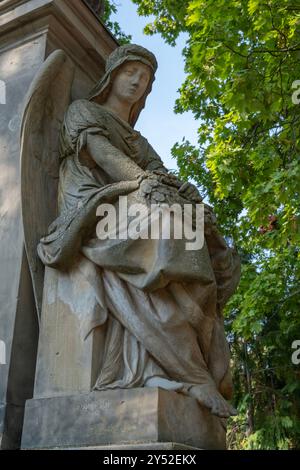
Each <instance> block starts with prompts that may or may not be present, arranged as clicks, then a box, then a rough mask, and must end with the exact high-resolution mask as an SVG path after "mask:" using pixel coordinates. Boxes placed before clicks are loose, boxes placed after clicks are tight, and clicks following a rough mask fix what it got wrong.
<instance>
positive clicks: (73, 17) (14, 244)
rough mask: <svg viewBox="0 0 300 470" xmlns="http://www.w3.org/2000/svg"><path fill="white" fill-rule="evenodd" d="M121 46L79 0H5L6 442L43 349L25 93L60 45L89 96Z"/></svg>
mask: <svg viewBox="0 0 300 470" xmlns="http://www.w3.org/2000/svg"><path fill="white" fill-rule="evenodd" d="M115 46H116V43H115V40H114V39H113V38H112V36H111V35H110V33H109V32H108V31H107V30H106V29H105V27H104V26H103V25H102V24H101V23H100V22H99V20H97V18H96V17H95V15H94V14H93V13H92V12H91V11H90V10H89V9H88V8H87V6H86V5H85V4H84V3H83V2H81V1H76V2H69V1H62V0H27V1H24V0H22V1H20V0H3V1H1V2H0V81H1V82H0V85H1V90H0V340H3V341H5V345H6V364H0V446H1V447H5V448H17V447H18V446H19V443H20V435H21V429H22V422H23V414H24V402H25V400H26V399H27V398H30V397H32V395H33V381H34V369H35V360H36V348H37V316H36V312H35V302H34V298H33V290H32V283H31V280H30V276H29V270H28V263H27V259H26V256H25V252H24V234H23V228H22V218H21V196H20V122H21V115H22V109H23V102H24V98H25V95H26V93H27V90H28V88H29V85H30V83H31V82H32V79H33V77H34V76H35V75H36V72H37V70H38V69H39V67H40V66H41V64H42V63H43V62H44V60H45V58H46V57H47V56H48V55H49V54H50V53H51V52H52V51H53V50H55V49H58V48H60V49H63V50H64V51H65V52H66V53H67V54H68V57H70V59H71V60H72V61H73V62H74V65H75V77H74V81H73V86H72V99H77V98H81V97H83V96H85V95H86V93H87V92H88V90H89V89H90V88H91V86H92V85H93V84H94V83H95V81H96V80H97V79H98V78H99V74H100V75H101V73H102V70H103V66H104V61H105V58H106V57H107V55H108V54H109V53H110V52H111V51H112V50H113V49H114V47H115ZM3 83H4V86H3ZM2 435H3V439H2Z"/></svg>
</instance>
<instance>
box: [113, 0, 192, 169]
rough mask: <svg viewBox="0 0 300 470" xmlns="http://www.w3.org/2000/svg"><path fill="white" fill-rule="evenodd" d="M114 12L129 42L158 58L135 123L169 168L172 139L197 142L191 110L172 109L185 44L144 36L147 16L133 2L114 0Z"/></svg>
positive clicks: (182, 40)
mask: <svg viewBox="0 0 300 470" xmlns="http://www.w3.org/2000/svg"><path fill="white" fill-rule="evenodd" d="M118 5H119V6H118V13H117V14H116V15H114V16H113V17H112V20H114V21H115V20H116V21H118V23H119V24H120V26H121V28H122V29H123V31H124V32H125V33H127V34H131V36H132V42H134V43H136V44H140V45H141V46H144V47H146V48H147V49H149V50H151V51H152V52H153V53H154V54H155V56H156V58H157V60H158V71H157V74H156V80H155V82H154V86H153V90H152V93H151V94H150V96H149V97H148V100H147V105H146V108H145V109H144V110H143V112H142V114H141V115H140V118H139V120H138V122H137V124H136V129H137V130H139V131H140V132H141V133H142V134H143V135H144V136H145V137H146V138H147V139H148V140H149V142H150V143H151V145H152V146H153V147H154V148H155V150H156V151H157V153H158V154H159V155H160V157H161V158H162V160H163V162H164V164H165V166H166V167H167V168H169V169H174V168H176V162H175V160H174V159H173V158H172V157H171V151H170V150H171V148H172V146H173V145H174V143H175V142H181V140H182V138H183V137H186V139H188V140H189V141H190V142H191V143H196V141H197V123H196V121H195V119H194V118H193V115H192V113H184V114H175V113H174V112H173V108H174V104H175V100H176V98H177V97H178V89H179V87H180V86H181V84H182V82H183V81H184V77H185V74H184V59H183V57H182V55H181V51H182V49H183V47H184V44H185V38H184V36H182V37H181V38H180V39H179V41H178V43H177V46H176V47H171V46H169V45H167V44H165V43H164V41H163V39H162V38H161V36H160V35H154V36H146V35H145V34H144V33H143V28H144V26H145V25H146V24H147V23H149V22H150V20H151V18H145V17H139V16H138V14H137V12H136V5H134V4H133V3H132V2H131V0H118Z"/></svg>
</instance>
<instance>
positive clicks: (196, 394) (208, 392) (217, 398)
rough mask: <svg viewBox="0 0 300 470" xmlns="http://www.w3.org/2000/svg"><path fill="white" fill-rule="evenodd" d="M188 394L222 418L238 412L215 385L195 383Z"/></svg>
mask: <svg viewBox="0 0 300 470" xmlns="http://www.w3.org/2000/svg"><path fill="white" fill-rule="evenodd" d="M188 394H189V395H190V396H191V397H193V398H196V400H198V402H199V403H200V405H203V406H205V407H206V408H208V409H209V410H210V411H211V413H212V414H214V415H216V416H219V417H220V418H229V416H234V415H236V414H237V411H236V410H235V409H234V408H233V406H231V405H230V403H227V401H226V400H225V399H224V398H223V397H222V395H221V394H220V393H219V392H218V391H217V389H216V388H215V387H214V386H213V385H210V384H203V385H194V386H193V387H191V388H190V389H189V391H188Z"/></svg>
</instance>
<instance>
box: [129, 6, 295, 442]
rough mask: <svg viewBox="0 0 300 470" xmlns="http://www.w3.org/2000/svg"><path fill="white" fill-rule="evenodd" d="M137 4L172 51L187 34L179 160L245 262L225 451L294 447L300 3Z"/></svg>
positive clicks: (235, 316)
mask: <svg viewBox="0 0 300 470" xmlns="http://www.w3.org/2000/svg"><path fill="white" fill-rule="evenodd" d="M133 1H134V3H136V4H137V5H138V12H139V14H140V15H144V16H148V15H154V21H153V22H152V23H150V24H149V25H148V26H147V27H146V30H145V32H146V33H147V34H155V33H159V34H161V35H162V37H163V38H164V40H165V41H166V42H168V43H169V44H171V45H174V44H175V43H176V40H177V38H178V36H179V35H180V34H181V33H186V35H187V42H186V47H185V49H184V51H183V54H184V58H185V71H186V80H185V82H184V83H183V84H182V87H181V89H180V95H179V98H178V99H177V102H176V105H175V111H176V112H177V113H183V112H185V111H188V110H189V111H192V112H193V113H194V116H195V119H197V120H198V121H199V131H198V145H197V146H193V145H191V144H190V142H188V141H186V140H183V141H182V142H179V143H176V144H175V145H174V147H173V149H172V153H173V155H174V157H175V158H176V159H177V163H178V167H179V173H180V176H181V177H182V178H193V180H194V181H196V182H197V184H198V186H199V188H200V191H202V194H203V195H204V196H206V197H207V199H208V200H209V201H210V203H211V204H212V205H213V206H214V209H215V212H216V214H217V216H218V221H219V225H220V227H221V229H222V231H223V233H224V234H225V235H226V236H227V237H228V240H232V241H233V242H234V243H235V244H236V246H237V248H238V250H239V252H240V254H241V258H242V263H243V265H242V279H241V283H240V286H239V289H238V291H237V293H236V294H235V295H234V296H233V297H232V299H231V300H230V302H229V304H228V305H227V308H226V311H225V322H226V328H227V333H228V338H229V342H230V346H231V351H232V368H233V374H234V380H235V388H236V391H235V402H236V403H235V404H236V405H237V406H238V409H239V412H240V413H239V416H238V417H237V418H234V419H232V422H231V427H230V431H229V443H230V446H231V448H264V449H269V448H270V449H271V448H274V449H275V448H276V449H284V448H295V447H297V446H298V447H299V446H300V380H299V379H300V365H295V364H293V363H292V361H291V356H292V352H293V350H292V343H293V341H294V340H300V295H299V294H300V286H299V278H300V276H299V275H300V249H299V241H300V229H299V220H300V219H299V217H300V203H299V200H300V194H299V193H300V165H299V163H300V107H299V106H300V105H299V104H298V101H299V102H300V100H298V97H300V92H299V94H297V89H295V88H294V87H295V86H297V83H295V81H296V80H300V60H299V59H300V6H299V3H298V2H296V1H295V0H266V1H265V2H264V1H259V0H240V1H238V0H133ZM170 79H171V78H170ZM298 85H299V84H298ZM298 88H300V86H298ZM292 96H293V99H292Z"/></svg>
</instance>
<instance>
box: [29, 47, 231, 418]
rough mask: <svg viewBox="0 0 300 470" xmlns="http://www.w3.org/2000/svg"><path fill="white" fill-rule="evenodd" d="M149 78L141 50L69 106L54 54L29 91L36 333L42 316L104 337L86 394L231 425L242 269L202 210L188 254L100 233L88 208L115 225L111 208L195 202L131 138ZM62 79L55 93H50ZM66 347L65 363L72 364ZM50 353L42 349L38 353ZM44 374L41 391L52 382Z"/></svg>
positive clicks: (130, 51) (129, 50) (67, 85)
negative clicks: (182, 405) (171, 406)
mask: <svg viewBox="0 0 300 470" xmlns="http://www.w3.org/2000/svg"><path fill="white" fill-rule="evenodd" d="M156 69H157V61H156V58H155V57H154V55H153V54H152V53H151V52H150V51H148V50H146V49H145V48H143V47H140V46H137V45H134V44H130V45H124V46H121V47H118V48H117V49H116V50H115V51H114V52H113V53H112V54H111V55H110V56H109V57H108V60H107V63H106V71H105V74H104V75H103V76H102V78H101V79H100V81H99V82H98V83H97V84H96V86H95V87H94V89H93V90H92V91H91V93H90V96H89V97H88V98H87V99H80V100H76V101H74V102H72V103H69V99H70V98H69V95H70V89H71V84H72V66H71V64H70V63H69V61H68V59H67V57H66V56H65V54H64V53H63V52H62V51H56V52H55V53H53V54H52V56H50V57H49V58H48V60H47V61H46V63H45V64H44V67H43V69H42V71H41V72H40V74H39V76H38V77H37V79H36V80H35V83H33V85H32V87H31V90H30V93H29V98H28V104H27V108H26V110H25V113H24V119H23V127H22V129H23V130H22V172H23V173H22V174H23V176H22V180H23V218H24V230H25V239H26V249H27V254H28V259H29V263H30V268H31V272H32V277H33V282H34V287H35V293H36V299H37V306H38V310H39V311H40V312H41V328H42V330H41V334H42V335H45V333H43V321H45V322H46V321H47V320H46V319H44V317H45V318H46V316H47V308H48V309H49V306H51V308H52V310H51V311H52V312H54V313H53V315H57V311H58V310H59V309H62V308H64V309H67V311H68V318H69V317H70V318H72V321H73V322H75V323H76V325H77V326H76V328H77V329H74V330H73V333H72V334H73V336H74V335H75V336H76V337H77V338H76V341H75V343H76V344H77V345H80V344H83V343H84V342H85V341H88V338H89V337H90V335H92V334H93V332H94V331H96V330H97V331H101V335H99V336H97V337H95V338H96V339H97V341H98V343H97V344H98V346H99V348H98V349H97V348H96V351H98V352H97V354H98V356H99V357H98V366H97V373H96V374H94V379H93V380H92V381H91V382H90V390H99V391H102V390H107V389H117V388H123V389H125V388H126V389H130V388H135V387H161V388H164V389H167V390H173V391H176V392H178V393H183V394H186V395H189V396H191V397H193V398H195V399H196V400H198V402H199V404H200V405H202V406H204V407H206V408H208V409H209V410H210V411H211V413H212V414H214V415H217V416H219V417H221V418H227V417H229V416H230V415H233V414H235V410H234V408H233V407H232V406H231V405H230V403H229V402H228V401H227V400H228V399H230V397H231V392H232V384H231V377H230V371H229V348H228V345H227V342H226V338H225V333H224V326H223V318H222V308H223V306H224V305H225V303H226V301H227V300H228V299H229V297H230V296H231V295H232V294H233V292H234V290H235V289H236V287H237V284H238V281H239V259H238V256H237V254H236V252H235V251H234V250H233V249H231V248H229V247H228V246H227V245H226V243H225V241H224V239H223V238H222V236H221V235H220V233H219V232H218V229H217V226H216V220H215V217H214V215H213V213H212V211H211V209H210V208H209V207H208V206H206V207H205V243H204V244H203V246H202V248H201V249H197V250H189V251H187V250H185V240H184V239H181V240H180V239H175V237H173V238H172V237H171V238H170V239H162V238H159V239H151V238H148V239H146V238H134V237H133V238H127V239H124V238H120V237H116V238H105V237H99V236H98V232H97V222H98V221H99V216H97V208H98V207H99V206H100V205H101V204H110V205H113V207H114V208H115V210H116V213H118V212H119V211H120V197H121V196H122V197H126V198H127V204H128V206H129V207H130V206H131V205H133V204H135V203H141V202H142V203H144V204H146V205H149V204H150V203H157V204H161V203H166V204H172V203H177V204H179V205H180V206H181V207H182V208H184V207H186V206H187V205H192V206H193V207H194V206H195V205H196V204H200V203H201V202H202V199H201V197H200V195H199V192H198V190H197V188H196V187H195V186H194V185H192V184H190V183H187V182H182V181H180V180H179V179H178V178H177V177H176V176H174V175H172V174H171V173H169V172H168V170H167V169H166V168H165V167H164V165H163V162H162V160H161V158H160V157H159V155H158V154H157V153H156V152H155V150H154V149H153V148H152V146H151V145H150V144H149V143H148V141H147V140H146V138H145V137H143V136H142V135H141V134H140V133H139V132H137V131H136V130H135V128H134V127H135V124H136V122H137V120H138V117H139V115H140V112H141V111H142V109H143V108H144V106H145V102H146V98H147V96H148V95H149V93H150V92H151V88H152V84H153V81H154V79H155V72H156ZM59 73H60V74H61V77H62V78H60V79H59V76H58V75H59ZM59 80H60V82H63V86H62V84H61V83H60V85H57V86H55V83H59ZM50 84H51V87H52V88H51V87H50ZM41 110H42V112H41ZM157 112H159V110H157ZM41 113H42V114H41ZM38 116H39V118H38V119H37V117H38ZM153 125H154V126H155V122H154V123H153ZM58 129H59V132H58ZM56 204H57V207H56ZM102 215H103V214H102ZM47 223H49V224H50V223H51V225H50V227H49V230H48V232H47V230H46V224H47ZM119 229H120V227H119ZM37 253H38V257H39V259H38V258H37ZM44 266H45V267H46V269H45V278H43V268H44ZM43 284H44V286H43ZM53 286H55V288H54V287H53ZM43 289H44V300H43V305H42V291H43ZM44 310H45V311H44ZM48 314H49V311H48ZM49 315H50V314H49ZM50 316H51V315H50ZM56 318H58V317H56ZM49 321H50V320H49ZM68 321H69V320H68ZM70 322H71V320H70ZM50 323H51V321H50ZM69 324H71V323H69ZM72 324H73V323H72ZM52 326H53V325H52ZM47 328H48V327H47ZM47 328H46V327H44V330H45V329H47ZM49 328H50V327H49ZM53 328H54V327H53ZM55 328H56V330H55V331H56V333H55V334H56V335H57V334H61V331H62V332H64V333H63V334H67V331H66V330H67V329H68V328H69V327H67V326H66V324H65V323H64V321H63V319H62V320H57V321H56V326H55ZM48 333H49V331H48ZM44 337H45V336H44ZM40 341H41V340H40ZM44 342H46V343H47V344H48V343H50V342H51V341H50V340H49V338H48V341H44ZM75 343H74V344H75ZM100 343H101V344H100ZM98 346H97V347H98ZM76 347H77V346H76ZM76 347H74V348H73V350H72V351H71V350H70V351H69V353H68V352H67V353H66V354H68V356H69V359H68V360H69V361H70V363H71V362H72V355H73V354H75V355H76ZM78 347H79V346H78ZM80 347H81V346H80ZM43 348H44V349H43ZM47 351H48V350H47V347H45V346H43V345H41V346H40V353H39V354H44V356H47V354H48V353H49V351H48V352H47ZM55 354H57V355H59V354H60V351H57V352H56V353H55ZM78 364H79V363H78V361H77V363H76V364H75V362H74V363H73V365H72V368H73V370H76V368H78V367H79V365H78ZM57 367H58V365H57ZM46 369H47V368H45V367H44V369H43V372H40V373H41V374H42V375H43V378H44V380H46V379H45V377H46V376H47V374H48V375H51V374H50V372H49V370H46ZM53 374H54V375H55V372H53ZM37 380H38V379H37ZM54 388H55V387H54ZM56 391H57V393H59V390H58V389H56ZM79 391H80V387H79Z"/></svg>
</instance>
